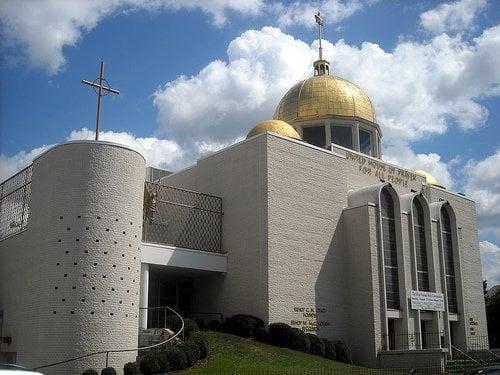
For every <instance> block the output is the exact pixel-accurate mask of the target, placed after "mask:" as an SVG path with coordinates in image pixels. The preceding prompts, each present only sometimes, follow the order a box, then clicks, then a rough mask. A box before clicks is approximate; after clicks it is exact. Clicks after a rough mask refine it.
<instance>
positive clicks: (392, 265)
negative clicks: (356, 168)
mask: <svg viewBox="0 0 500 375" xmlns="http://www.w3.org/2000/svg"><path fill="white" fill-rule="evenodd" d="M380 212H381V216H382V243H383V246H384V270H385V296H386V301H387V308H389V309H399V280H398V254H397V244H396V220H395V216H394V200H393V199H392V196H391V193H389V191H388V190H387V189H382V191H381V193H380Z"/></svg>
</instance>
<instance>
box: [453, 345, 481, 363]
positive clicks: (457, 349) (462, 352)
mask: <svg viewBox="0 0 500 375" xmlns="http://www.w3.org/2000/svg"><path fill="white" fill-rule="evenodd" d="M451 348H452V349H455V350H456V351H458V352H460V353H461V354H462V355H464V356H465V357H468V358H469V359H470V360H472V361H474V362H476V363H477V364H478V365H479V366H482V365H483V364H482V363H481V362H479V361H478V360H476V359H474V358H472V357H471V356H470V355H468V354H467V353H465V352H464V351H462V350H460V349H459V348H457V347H456V346H454V345H451Z"/></svg>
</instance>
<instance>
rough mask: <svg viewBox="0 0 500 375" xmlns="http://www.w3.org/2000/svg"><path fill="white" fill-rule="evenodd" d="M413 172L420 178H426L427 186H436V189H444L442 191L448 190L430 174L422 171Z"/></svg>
mask: <svg viewBox="0 0 500 375" xmlns="http://www.w3.org/2000/svg"><path fill="white" fill-rule="evenodd" d="M413 172H414V173H416V174H418V175H420V176H423V177H425V182H426V183H427V185H431V186H436V187H439V188H442V189H446V188H445V187H444V186H443V185H441V184H440V183H439V182H438V180H436V179H435V178H434V176H433V175H431V174H430V173H429V172H426V171H423V170H421V169H417V170H414V171H413Z"/></svg>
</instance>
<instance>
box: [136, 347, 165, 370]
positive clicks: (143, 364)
mask: <svg viewBox="0 0 500 375" xmlns="http://www.w3.org/2000/svg"><path fill="white" fill-rule="evenodd" d="M139 368H140V369H141V372H142V373H143V374H144V375H154V374H158V373H159V372H160V371H161V369H160V364H159V363H158V355H157V354H156V353H155V352H150V353H148V354H146V355H145V356H144V357H142V358H141V361H140V362H139Z"/></svg>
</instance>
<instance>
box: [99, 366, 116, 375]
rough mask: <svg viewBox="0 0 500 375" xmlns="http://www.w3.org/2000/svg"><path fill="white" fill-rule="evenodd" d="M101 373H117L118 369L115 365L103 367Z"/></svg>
mask: <svg viewBox="0 0 500 375" xmlns="http://www.w3.org/2000/svg"><path fill="white" fill-rule="evenodd" d="M101 375H116V370H115V369H114V367H106V368H103V369H102V371H101Z"/></svg>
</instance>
